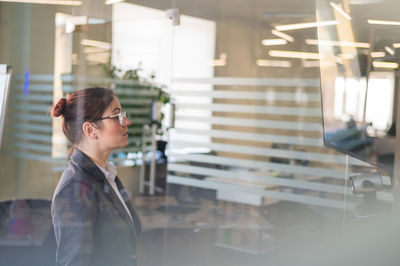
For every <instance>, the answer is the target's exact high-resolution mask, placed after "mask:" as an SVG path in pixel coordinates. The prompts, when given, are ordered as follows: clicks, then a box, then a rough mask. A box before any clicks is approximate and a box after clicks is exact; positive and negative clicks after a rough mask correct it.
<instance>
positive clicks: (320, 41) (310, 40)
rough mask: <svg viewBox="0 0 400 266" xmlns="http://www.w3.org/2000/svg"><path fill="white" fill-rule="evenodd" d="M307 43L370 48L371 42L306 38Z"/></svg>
mask: <svg viewBox="0 0 400 266" xmlns="http://www.w3.org/2000/svg"><path fill="white" fill-rule="evenodd" d="M306 43H307V44H309V45H327V46H341V47H358V48H369V43H365V42H339V41H330V40H315V39H306Z"/></svg>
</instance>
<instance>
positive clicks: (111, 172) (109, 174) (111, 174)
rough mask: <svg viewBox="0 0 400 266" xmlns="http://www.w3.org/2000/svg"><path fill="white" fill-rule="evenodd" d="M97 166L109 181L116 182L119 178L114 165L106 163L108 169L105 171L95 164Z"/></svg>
mask: <svg viewBox="0 0 400 266" xmlns="http://www.w3.org/2000/svg"><path fill="white" fill-rule="evenodd" d="M95 164H96V165H97V167H99V169H100V170H101V171H102V172H103V174H104V175H105V176H106V178H107V180H108V181H112V182H114V180H115V177H116V176H117V169H116V168H115V166H114V165H113V164H112V163H110V162H106V169H104V168H103V167H101V166H100V165H98V164H97V163H95Z"/></svg>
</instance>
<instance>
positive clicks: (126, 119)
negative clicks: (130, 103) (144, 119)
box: [124, 117, 132, 127]
mask: <svg viewBox="0 0 400 266" xmlns="http://www.w3.org/2000/svg"><path fill="white" fill-rule="evenodd" d="M130 125H132V121H131V120H129V118H127V117H125V118H124V127H129V126H130Z"/></svg>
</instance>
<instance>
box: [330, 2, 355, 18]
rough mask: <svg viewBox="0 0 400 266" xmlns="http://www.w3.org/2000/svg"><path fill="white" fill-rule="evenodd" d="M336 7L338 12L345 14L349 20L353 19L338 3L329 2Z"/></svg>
mask: <svg viewBox="0 0 400 266" xmlns="http://www.w3.org/2000/svg"><path fill="white" fill-rule="evenodd" d="M329 4H330V5H331V6H332V7H333V8H334V9H336V11H337V12H339V13H340V14H342V15H343V17H345V18H347V19H348V20H351V17H350V15H349V14H347V13H346V12H345V11H344V10H343V9H341V8H340V7H339V6H338V5H336V4H335V3H333V2H330V3H329Z"/></svg>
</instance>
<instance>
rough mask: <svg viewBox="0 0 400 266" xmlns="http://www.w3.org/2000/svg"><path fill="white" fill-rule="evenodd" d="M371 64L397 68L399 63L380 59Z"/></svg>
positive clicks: (378, 66)
mask: <svg viewBox="0 0 400 266" xmlns="http://www.w3.org/2000/svg"><path fill="white" fill-rule="evenodd" d="M372 65H373V66H374V67H377V68H393V69H395V68H398V67H399V64H397V63H394V62H380V61H373V62H372Z"/></svg>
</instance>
